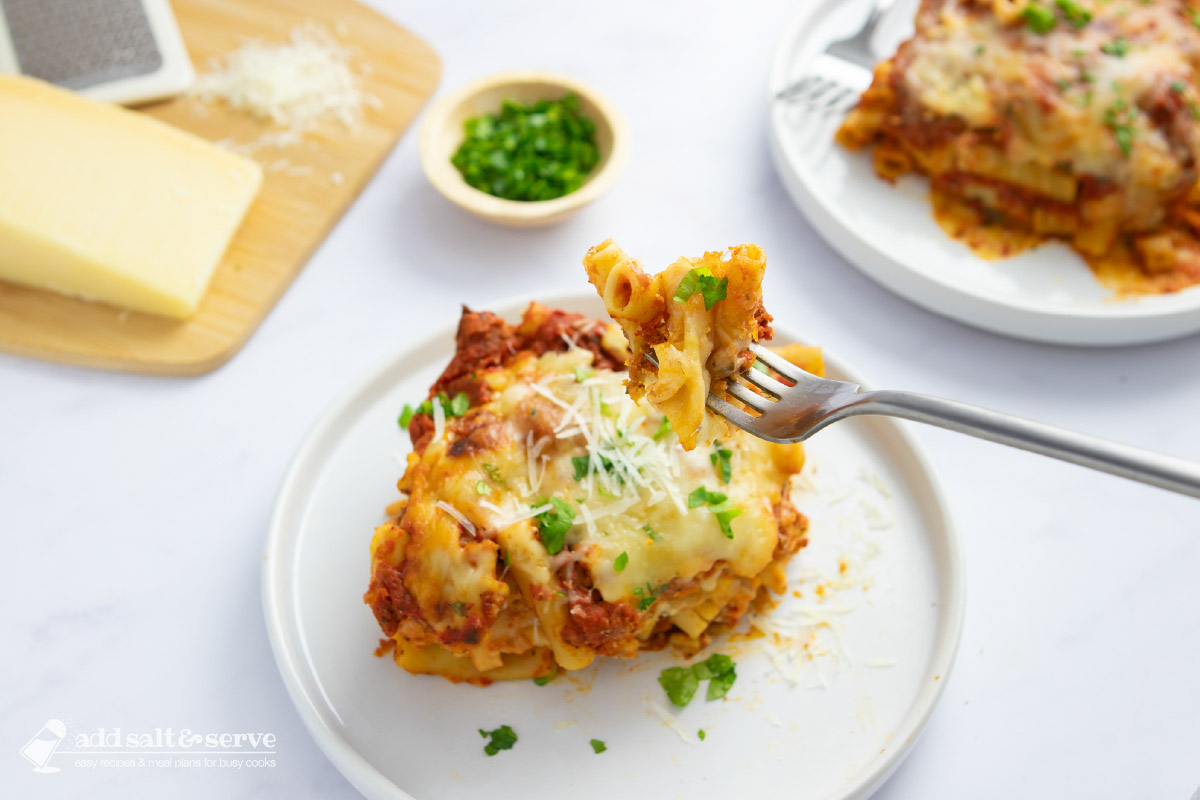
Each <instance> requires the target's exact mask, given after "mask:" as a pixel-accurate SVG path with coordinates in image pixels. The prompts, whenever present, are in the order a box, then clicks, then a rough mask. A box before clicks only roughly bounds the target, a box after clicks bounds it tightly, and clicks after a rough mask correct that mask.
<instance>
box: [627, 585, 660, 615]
mask: <svg viewBox="0 0 1200 800" xmlns="http://www.w3.org/2000/svg"><path fill="white" fill-rule="evenodd" d="M633 596H634V597H636V598H638V611H645V610H646V609H647V608H649V607H650V606H652V605H654V601H655V600H657V599H658V592H657V591H656V590H655V589H654V587H653V586H651V585H650V584H648V583H647V584H646V588H645V589H643V588H642V587H641V586H635V587H634V588H633Z"/></svg>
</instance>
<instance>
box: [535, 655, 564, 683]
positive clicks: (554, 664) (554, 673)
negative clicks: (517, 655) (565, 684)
mask: <svg viewBox="0 0 1200 800" xmlns="http://www.w3.org/2000/svg"><path fill="white" fill-rule="evenodd" d="M550 667H551V670H552V671H551V672H550V674H549V675H543V676H541V677H540V678H534V679H533V682H534V683H535V684H537V685H538V686H545V685H546V684H547V683H549V682H550V681H552V680H554V679H555V678H556V677H558V662H557V661H555V662H552V663H551V664H550Z"/></svg>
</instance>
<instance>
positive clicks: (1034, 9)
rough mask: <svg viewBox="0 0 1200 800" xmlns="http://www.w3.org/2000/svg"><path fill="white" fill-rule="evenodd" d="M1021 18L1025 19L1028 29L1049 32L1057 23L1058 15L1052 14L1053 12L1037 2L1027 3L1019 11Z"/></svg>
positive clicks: (1036, 31)
mask: <svg viewBox="0 0 1200 800" xmlns="http://www.w3.org/2000/svg"><path fill="white" fill-rule="evenodd" d="M1021 19H1023V20H1025V24H1026V25H1028V26H1029V30H1031V31H1033V32H1034V33H1049V32H1050V31H1052V30H1054V26H1055V25H1057V24H1058V17H1056V16H1054V12H1053V11H1051V10H1050V9H1048V8H1046V7H1045V6H1040V5H1038V4H1037V3H1030V4H1029V5H1027V6H1026V7H1025V10H1024V11H1022V12H1021Z"/></svg>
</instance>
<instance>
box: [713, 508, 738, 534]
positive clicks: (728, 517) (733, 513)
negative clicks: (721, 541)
mask: <svg viewBox="0 0 1200 800" xmlns="http://www.w3.org/2000/svg"><path fill="white" fill-rule="evenodd" d="M741 515H742V510H741V509H740V508H727V509H724V510H722V511H713V516H714V517H716V518H717V524H718V525H720V526H721V533H723V534H725V538H726V539H732V538H733V527H732V526H731V525H730V523H731V522H733V520H734V518H735V517H740V516H741Z"/></svg>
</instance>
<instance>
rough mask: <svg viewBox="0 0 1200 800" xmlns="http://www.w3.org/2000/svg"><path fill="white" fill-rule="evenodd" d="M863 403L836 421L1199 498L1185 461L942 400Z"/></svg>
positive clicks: (903, 397)
mask: <svg viewBox="0 0 1200 800" xmlns="http://www.w3.org/2000/svg"><path fill="white" fill-rule="evenodd" d="M859 397H860V398H861V400H860V401H859V402H858V403H855V404H853V405H851V406H848V407H846V408H845V409H844V413H842V414H836V415H835V416H857V415H859V414H885V415H888V416H892V417H901V418H903V419H909V420H913V421H914V422H923V423H925V424H927V425H936V426H937V427H939V428H945V429H947V430H951V431H958V432H959V433H966V434H969V435H971V436H975V437H978V438H980V439H986V440H988V441H991V442H999V443H1000V444H1006V445H1009V446H1010V447H1017V448H1020V449H1022V450H1028V451H1030V452H1032V453H1040V454H1041V455H1044V456H1050V457H1051V458H1057V459H1060V460H1062V461H1069V462H1070V463H1072V464H1079V465H1080V466H1084V467H1091V468H1092V469H1095V470H1099V471H1101V472H1107V473H1109V474H1111V475H1119V476H1120V477H1122V478H1128V479H1130V480H1134V481H1140V482H1142V483H1148V484H1150V485H1151V486H1157V487H1159V488H1161V489H1168V490H1170V491H1172V492H1179V493H1180V494H1185V495H1189V496H1191V497H1197V498H1200V464H1196V463H1193V462H1190V461H1186V460H1184V459H1182V458H1175V457H1173V456H1165V455H1161V454H1159V453H1154V452H1151V451H1149V450H1143V449H1141V448H1139V447H1131V446H1129V445H1125V444H1119V443H1117V442H1111V441H1108V440H1107V439H1101V438H1099V437H1097V436H1088V435H1086V434H1082V433H1076V432H1075V431H1069V430H1067V429H1065V428H1059V427H1056V426H1054V425H1046V424H1045V423H1041V422H1034V421H1033V420H1028V419H1024V418H1023V417H1015V416H1012V415H1011V414H1002V413H1000V412H999V411H991V410H989V409H986V408H980V407H978V406H972V405H968V404H966V403H959V402H956V401H954V400H944V399H942V398H940V397H931V396H929V395H923V394H915V393H913V392H898V391H889V390H882V391H876V392H864V393H863V394H861V395H859ZM829 421H830V422H832V421H833V420H832V419H830V420H829Z"/></svg>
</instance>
